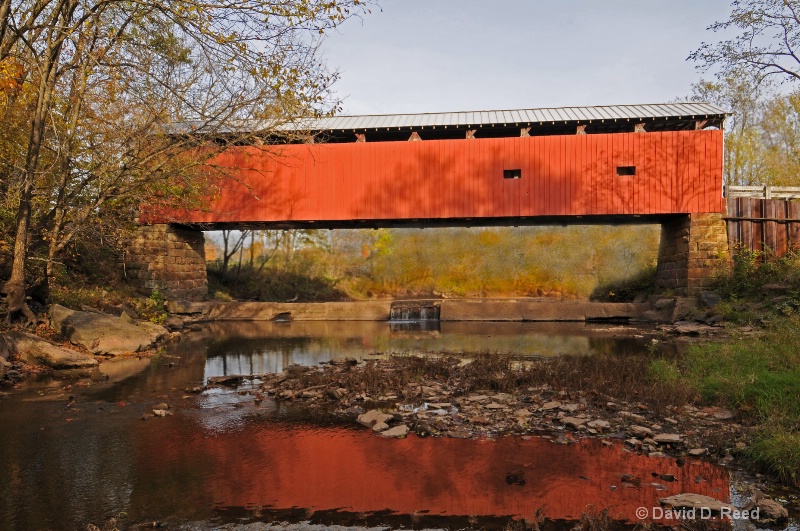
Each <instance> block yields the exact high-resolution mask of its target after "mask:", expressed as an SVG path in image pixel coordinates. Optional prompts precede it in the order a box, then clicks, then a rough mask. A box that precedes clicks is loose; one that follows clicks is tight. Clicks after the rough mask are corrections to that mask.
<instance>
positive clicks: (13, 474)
mask: <svg viewBox="0 0 800 531" xmlns="http://www.w3.org/2000/svg"><path fill="white" fill-rule="evenodd" d="M412 328H414V327H413V326H411V325H407V324H401V325H394V324H393V325H389V324H388V323H348V322H327V323H320V322H318V323H300V322H294V323H285V324H280V323H226V324H220V323H216V324H209V325H205V326H203V327H202V329H201V330H199V331H195V332H192V333H190V334H188V335H187V336H186V337H184V338H183V340H182V341H181V342H179V343H177V344H175V345H171V346H170V347H168V349H167V351H166V352H165V353H164V354H163V355H161V356H159V357H157V358H154V359H136V358H129V359H122V360H114V361H112V362H108V363H106V364H104V365H103V366H102V368H101V371H102V373H103V375H104V376H103V378H98V377H97V375H95V376H94V377H93V378H80V379H75V380H71V381H63V380H62V381H56V380H49V379H43V380H40V381H38V382H29V383H27V384H26V385H25V386H24V388H23V389H21V390H19V391H15V392H13V393H11V394H9V395H7V396H5V397H4V398H2V399H0V427H2V429H0V463H1V464H2V465H1V466H0V529H9V530H13V529H20V530H22V529H25V530H37V529H43V530H44V529H86V527H87V524H89V523H95V524H98V525H100V524H102V523H103V522H104V521H105V520H107V519H108V518H109V517H113V516H116V515H122V516H123V518H122V520H121V522H122V524H121V525H122V527H123V528H124V527H125V526H136V525H137V524H141V523H144V522H159V523H161V524H164V525H165V526H166V527H167V528H175V527H179V526H182V528H186V527H188V528H191V527H202V528H208V527H214V526H217V525H222V524H226V523H246V522H254V521H266V522H269V521H289V522H301V521H309V522H312V523H316V524H323V525H330V524H342V525H358V526H367V525H391V526H405V527H417V528H420V527H444V528H451V529H460V528H468V527H472V528H478V527H481V528H498V529H502V528H503V527H504V526H505V525H507V524H508V522H509V521H510V520H511V519H522V518H527V519H535V518H536V517H537V515H542V516H545V517H547V518H548V519H549V520H556V521H568V520H574V519H576V518H579V517H580V515H581V513H583V512H586V510H587V506H594V507H596V508H598V509H600V508H605V507H608V508H609V514H610V516H612V517H613V518H615V519H620V520H625V521H635V520H636V514H635V511H636V509H637V508H639V507H645V508H652V507H654V506H657V505H658V503H657V500H658V499H659V498H661V497H665V496H668V495H671V494H676V493H680V492H696V493H700V494H706V495H709V496H713V497H715V498H718V499H723V500H727V499H728V498H729V495H730V494H729V485H728V475H727V472H725V471H724V470H723V469H721V468H719V467H716V466H713V465H711V464H708V463H706V462H704V461H699V460H688V461H687V462H686V463H685V464H684V465H683V466H678V464H677V463H676V462H675V460H674V459H669V458H646V457H641V456H637V455H634V454H631V453H628V452H625V451H624V450H623V447H622V444H621V443H622V441H621V440H620V441H615V442H614V444H613V445H612V446H610V447H608V446H604V445H603V444H601V443H600V442H599V441H597V440H584V441H582V442H581V443H578V444H572V445H560V444H555V443H553V442H551V441H550V440H548V439H545V438H539V437H505V438H500V439H498V440H483V441H475V440H460V439H434V438H426V439H421V438H418V437H416V436H414V435H411V436H409V437H408V438H406V439H403V440H387V439H382V438H380V437H377V436H375V435H373V434H372V433H371V432H370V431H369V430H366V429H364V428H362V427H359V426H356V425H354V424H353V423H347V424H344V425H343V424H342V423H341V422H336V421H333V420H331V419H330V418H328V417H327V416H325V415H324V414H321V413H311V414H310V413H308V411H303V410H300V409H298V408H297V406H293V405H290V404H286V403H280V404H276V403H275V402H272V401H264V402H263V403H261V404H260V405H256V404H254V402H253V400H252V397H249V396H247V395H240V394H238V393H237V392H236V391H235V390H219V389H213V390H208V391H205V392H204V393H202V394H192V393H187V392H186V391H185V389H187V388H191V387H194V386H198V385H202V383H203V382H204V381H205V379H206V378H208V377H211V376H219V375H223V374H259V373H264V372H268V371H280V370H282V369H283V367H285V366H287V365H289V364H292V363H300V364H317V363H319V362H323V361H327V360H330V359H332V358H338V357H345V356H350V357H355V358H364V357H369V356H375V355H380V354H382V353H389V352H396V353H417V352H423V353H424V352H435V351H442V350H444V351H450V352H461V353H466V354H469V353H477V352H484V351H489V352H516V353H524V354H527V355H532V356H535V355H538V356H553V355H561V354H585V355H592V354H596V353H598V352H619V353H622V354H630V355H636V353H637V352H642V351H643V349H646V348H647V346H648V344H649V339H648V338H646V337H643V336H641V335H639V334H637V333H635V332H632V331H631V330H629V329H625V328H621V327H613V326H600V325H597V326H595V325H584V324H569V325H565V324H548V323H471V324H470V323H449V324H448V323H441V325H440V326H438V325H437V326H436V327H430V326H429V327H427V328H428V329H427V330H420V329H418V330H413V329H412ZM431 328H433V329H431ZM160 402H166V403H168V404H170V405H171V407H172V410H171V411H172V412H173V415H172V416H168V417H165V418H153V419H150V420H147V421H142V420H140V417H141V416H142V415H143V414H144V413H146V412H148V411H150V410H151V409H152V408H153V406H154V405H156V404H158V403H160ZM623 474H627V475H630V476H631V478H628V479H627V482H626V483H623V481H622V479H621V477H622V475H623ZM659 475H672V476H674V477H675V481H662V480H660V479H659V478H658V477H657V476H659ZM569 527H571V526H569V525H567V526H566V527H565V528H569Z"/></svg>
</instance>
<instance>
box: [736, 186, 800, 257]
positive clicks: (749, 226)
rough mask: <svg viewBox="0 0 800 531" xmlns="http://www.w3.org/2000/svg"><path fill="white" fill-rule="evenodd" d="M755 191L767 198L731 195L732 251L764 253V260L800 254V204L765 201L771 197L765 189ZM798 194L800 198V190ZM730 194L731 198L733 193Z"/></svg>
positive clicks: (760, 188) (789, 200)
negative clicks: (745, 250)
mask: <svg viewBox="0 0 800 531" xmlns="http://www.w3.org/2000/svg"><path fill="white" fill-rule="evenodd" d="M730 188H733V187H730ZM737 188H751V187H737ZM752 188H755V189H757V190H760V191H761V194H763V195H762V196H761V197H742V196H738V197H737V196H733V197H731V195H729V196H728V198H727V207H728V215H727V217H725V220H726V221H727V223H728V244H729V246H730V249H731V250H732V251H736V250H737V249H749V250H750V251H756V252H761V253H763V255H762V256H763V257H764V259H769V258H773V257H778V256H783V255H784V254H786V252H787V251H789V250H795V251H797V250H800V201H792V200H791V199H764V198H763V196H764V195H768V194H767V191H766V190H765V187H752ZM794 190H796V191H797V192H796V193H798V197H800V188H795V189H794ZM754 191H755V190H754ZM726 192H728V193H729V194H730V192H731V190H729V189H728V190H726ZM761 194H760V195H761ZM772 197H774V195H773V196H772Z"/></svg>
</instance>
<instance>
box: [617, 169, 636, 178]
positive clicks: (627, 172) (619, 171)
mask: <svg viewBox="0 0 800 531" xmlns="http://www.w3.org/2000/svg"><path fill="white" fill-rule="evenodd" d="M626 175H636V166H617V176H618V177H623V176H626Z"/></svg>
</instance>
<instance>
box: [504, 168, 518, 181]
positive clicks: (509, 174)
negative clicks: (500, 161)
mask: <svg viewBox="0 0 800 531" xmlns="http://www.w3.org/2000/svg"><path fill="white" fill-rule="evenodd" d="M521 178H522V170H503V179H521Z"/></svg>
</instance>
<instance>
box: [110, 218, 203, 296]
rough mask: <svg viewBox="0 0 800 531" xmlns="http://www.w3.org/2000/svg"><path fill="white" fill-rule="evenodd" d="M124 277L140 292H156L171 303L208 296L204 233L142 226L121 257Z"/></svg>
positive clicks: (157, 225) (162, 226)
mask: <svg viewBox="0 0 800 531" xmlns="http://www.w3.org/2000/svg"><path fill="white" fill-rule="evenodd" d="M124 267H125V277H126V278H127V280H128V282H130V283H131V284H132V285H133V286H134V288H136V290H137V291H139V292H140V293H143V294H145V295H151V294H152V293H153V292H154V291H158V292H159V293H161V294H162V295H163V296H164V297H166V298H167V299H171V300H189V301H196V300H202V299H204V298H205V297H206V296H207V295H208V279H207V276H206V256H205V238H204V237H203V231H201V230H197V229H192V228H188V227H184V226H182V225H174V224H167V223H160V224H155V225H142V226H140V227H139V228H138V230H137V233H136V235H135V236H134V237H133V239H132V240H131V242H130V244H129V245H128V248H127V251H126V256H125V257H124Z"/></svg>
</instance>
